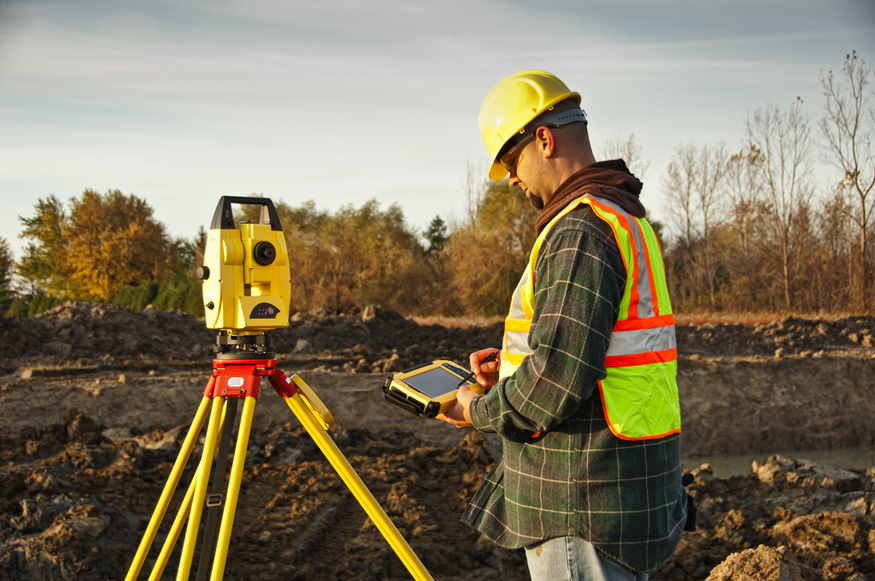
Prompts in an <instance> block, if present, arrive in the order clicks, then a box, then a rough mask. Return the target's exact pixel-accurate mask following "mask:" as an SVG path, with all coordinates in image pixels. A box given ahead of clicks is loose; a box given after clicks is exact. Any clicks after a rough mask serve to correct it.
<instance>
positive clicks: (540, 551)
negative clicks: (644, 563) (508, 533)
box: [526, 537, 648, 581]
mask: <svg viewBox="0 0 875 581" xmlns="http://www.w3.org/2000/svg"><path fill="white" fill-rule="evenodd" d="M526 561H528V563H529V573H531V575H532V581H647V577H648V575H647V573H636V572H635V571H632V570H631V569H628V568H627V567H625V566H623V565H621V564H619V563H617V562H616V561H614V560H613V559H611V558H610V557H607V556H605V555H602V554H601V553H599V552H598V551H597V550H596V548H595V547H593V546H592V545H591V544H590V543H588V542H586V541H584V540H583V539H581V538H580V537H557V538H555V539H548V540H546V541H542V542H540V543H538V544H536V545H532V546H530V547H526Z"/></svg>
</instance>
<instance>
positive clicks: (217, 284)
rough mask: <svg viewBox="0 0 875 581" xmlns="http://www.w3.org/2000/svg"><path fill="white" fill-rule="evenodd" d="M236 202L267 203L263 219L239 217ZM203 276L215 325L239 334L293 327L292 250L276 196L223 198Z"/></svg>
mask: <svg viewBox="0 0 875 581" xmlns="http://www.w3.org/2000/svg"><path fill="white" fill-rule="evenodd" d="M231 204H244V205H258V206H261V218H260V220H259V223H258V224H253V223H250V222H249V221H247V220H239V221H237V222H235V221H234V215H233V213H232V209H231ZM197 277H198V278H200V279H201V280H202V281H203V283H204V286H203V296H204V312H205V314H206V321H207V327H209V328H210V329H220V330H223V331H226V332H228V333H229V334H231V335H237V336H239V335H254V334H258V333H262V332H264V331H269V330H271V329H277V328H280V327H288V325H289V308H288V305H289V298H290V296H291V294H292V290H291V289H292V286H291V274H290V269H289V255H288V251H287V250H286V242H285V237H284V236H283V229H282V225H281V224H280V220H279V216H278V215H277V212H276V208H274V205H273V202H272V201H271V200H270V199H268V198H239V197H231V196H223V197H222V198H220V199H219V205H218V206H217V207H216V212H215V214H214V215H213V222H212V223H211V224H210V232H209V234H208V238H207V245H206V249H205V250H204V264H203V266H200V267H198V269H197Z"/></svg>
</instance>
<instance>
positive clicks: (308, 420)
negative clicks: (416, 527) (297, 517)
mask: <svg viewBox="0 0 875 581" xmlns="http://www.w3.org/2000/svg"><path fill="white" fill-rule="evenodd" d="M295 383H297V381H296V382H295ZM284 399H285V400H286V403H287V404H289V407H290V408H292V411H293V412H294V413H295V416H297V418H298V420H299V421H300V422H301V424H303V425H304V428H305V429H306V430H307V432H308V433H309V434H310V437H311V438H313V440H314V441H315V442H316V445H317V446H319V449H320V450H322V453H323V454H325V457H326V458H328V461H329V462H330V463H331V465H332V466H333V467H334V469H335V470H336V471H337V473H338V474H339V475H340V478H341V479H342V480H343V482H344V483H345V484H346V486H347V488H349V490H350V492H352V494H353V496H355V498H356V500H358V501H359V504H361V505H362V508H364V509H365V512H366V513H367V514H368V516H369V517H370V518H371V520H372V521H373V522H374V524H375V525H376V526H377V529H378V530H379V531H380V533H382V535H383V537H384V538H385V539H386V541H388V543H389V546H391V547H392V550H393V551H395V554H396V555H398V558H399V559H401V562H402V563H404V566H405V567H406V568H407V570H408V571H409V572H410V574H411V575H412V576H413V578H414V579H416V580H417V581H433V579H432V577H431V575H429V574H428V571H427V570H426V569H425V566H423V564H422V562H421V561H420V560H419V558H418V557H417V556H416V554H415V553H414V552H413V549H411V548H410V545H408V544H407V541H406V540H404V537H402V536H401V533H399V532H398V529H397V528H395V525H394V524H393V523H392V521H391V520H390V519H389V517H388V516H387V515H386V513H385V512H384V511H383V508H382V507H381V506H380V504H379V503H378V502H377V499H376V498H374V495H373V494H371V491H370V490H368V487H367V486H365V483H364V482H362V479H361V478H359V475H358V474H357V473H356V471H355V470H354V469H353V467H352V466H350V464H349V462H348V461H347V459H346V457H344V455H343V453H342V452H341V451H340V449H339V448H338V447H337V444H335V443H334V440H332V439H331V438H330V437H328V434H326V433H325V428H324V424H323V423H322V422H321V421H320V420H319V419H317V418H316V416H315V414H314V413H313V411H312V410H313V409H314V408H313V404H310V405H308V404H307V402H306V400H305V399H304V398H303V397H302V395H301V392H300V391H298V392H296V393H295V394H294V395H292V396H291V397H284Z"/></svg>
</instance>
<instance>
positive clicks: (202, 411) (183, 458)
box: [125, 397, 210, 581]
mask: <svg viewBox="0 0 875 581" xmlns="http://www.w3.org/2000/svg"><path fill="white" fill-rule="evenodd" d="M209 400H210V398H208V397H204V398H203V399H202V400H201V404H200V407H199V408H198V410H197V413H196V414H195V417H194V421H193V422H192V424H191V427H190V428H189V430H188V435H187V436H186V437H185V441H184V442H183V444H182V449H181V450H180V451H179V455H178V456H177V457H176V463H174V464H173V469H172V470H171V471H170V476H169V477H168V478H167V483H166V484H165V485H164V491H163V492H162V493H161V497H160V498H159V499H158V505H157V506H156V507H155V512H153V513H152V519H151V520H150V521H149V525H148V526H147V527H146V532H145V533H144V534H143V540H141V541H140V547H139V548H138V549H137V554H136V555H134V561H133V563H131V568H130V569H129V570H128V575H127V577H125V581H134V579H136V578H137V576H138V575H139V574H140V569H142V567H143V563H144V562H145V561H146V556H147V555H148V554H149V548H150V547H151V546H152V542H153V541H154V540H155V534H156V533H157V532H158V527H159V526H160V525H161V521H162V520H163V519H164V513H166V512H167V507H168V505H169V504H170V499H171V498H172V497H173V493H174V492H175V491H176V486H177V485H178V484H179V479H180V477H181V476H182V471H183V470H184V469H185V465H186V463H187V462H188V458H189V456H190V455H191V451H192V450H193V449H194V445H195V442H197V436H198V434H200V431H201V428H202V427H203V425H204V419H205V418H206V416H207V410H208V408H209Z"/></svg>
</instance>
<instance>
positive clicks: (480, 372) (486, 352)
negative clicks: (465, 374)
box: [468, 347, 501, 389]
mask: <svg viewBox="0 0 875 581" xmlns="http://www.w3.org/2000/svg"><path fill="white" fill-rule="evenodd" d="M496 351H500V350H499V349H495V348H494V347H491V348H489V349H481V350H480V351H475V352H474V353H471V356H470V357H469V358H468V361H469V362H470V364H471V371H473V372H474V378H475V379H476V380H477V383H479V384H480V386H481V387H482V388H483V389H488V388H489V386H491V385H492V380H493V379H494V378H495V373H496V372H497V371H498V368H499V367H500V366H501V358H500V356H499V355H496V356H495V358H494V359H493V360H492V361H487V362H486V363H481V362H482V361H483V360H484V359H486V358H487V357H489V356H490V355H492V354H493V353H495V352H496Z"/></svg>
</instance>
